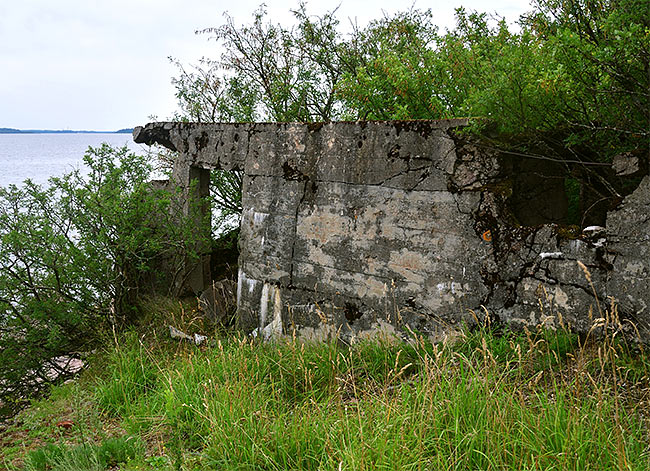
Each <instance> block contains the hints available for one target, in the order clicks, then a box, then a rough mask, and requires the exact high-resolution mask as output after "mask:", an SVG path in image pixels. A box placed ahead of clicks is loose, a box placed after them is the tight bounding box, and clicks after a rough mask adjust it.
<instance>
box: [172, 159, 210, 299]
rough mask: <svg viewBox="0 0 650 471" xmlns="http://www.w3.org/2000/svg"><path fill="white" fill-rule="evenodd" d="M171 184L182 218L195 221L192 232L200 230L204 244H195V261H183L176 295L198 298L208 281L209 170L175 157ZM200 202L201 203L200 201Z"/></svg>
mask: <svg viewBox="0 0 650 471" xmlns="http://www.w3.org/2000/svg"><path fill="white" fill-rule="evenodd" d="M172 178H173V180H174V181H175V183H176V184H177V185H179V186H180V188H182V197H183V199H184V201H183V203H182V205H181V207H182V212H183V216H185V217H187V216H192V217H194V218H195V220H196V230H197V231H200V230H203V231H205V233H204V234H203V235H204V236H205V242H199V243H198V244H197V246H196V247H195V250H196V251H197V252H198V253H199V254H201V255H200V258H199V260H198V261H197V260H196V259H190V258H188V259H186V261H185V269H184V276H183V277H182V280H183V281H182V283H183V286H181V287H180V289H179V292H188V291H191V292H193V293H194V294H198V293H199V292H201V291H203V290H204V289H205V288H206V287H207V286H208V285H209V284H210V281H211V274H210V244H209V240H210V203H209V202H208V201H207V197H208V196H209V194H210V170H207V169H204V168H201V167H196V166H193V165H190V164H189V162H188V159H186V158H183V156H179V159H178V160H177V161H176V162H175V165H174V172H173V177H172ZM201 200H202V201H201Z"/></svg>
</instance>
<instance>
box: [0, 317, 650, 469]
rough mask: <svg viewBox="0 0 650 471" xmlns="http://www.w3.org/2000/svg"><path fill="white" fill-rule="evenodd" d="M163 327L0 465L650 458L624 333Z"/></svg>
mask: <svg viewBox="0 0 650 471" xmlns="http://www.w3.org/2000/svg"><path fill="white" fill-rule="evenodd" d="M169 312H172V313H174V314H173V316H172V317H173V319H172V320H171V322H172V323H175V324H176V326H177V327H180V328H183V329H185V330H186V331H192V330H193V329H199V328H201V327H200V326H199V325H198V324H196V323H195V322H194V320H193V319H192V318H191V317H192V316H191V313H190V314H187V313H186V312H184V311H179V310H178V309H174V308H172V307H170V308H169ZM156 322H157V324H156ZM156 322H151V323H149V325H150V326H149V327H147V328H146V329H139V330H134V331H131V332H129V333H126V334H124V335H122V336H115V337H113V338H112V339H111V341H110V345H111V346H110V347H109V348H107V349H106V351H104V352H100V353H98V354H97V355H96V357H95V358H93V360H92V361H91V367H90V369H88V370H87V371H86V372H85V373H84V374H83V375H82V377H81V378H80V379H79V380H77V381H75V382H73V383H70V384H65V385H61V386H58V387H55V388H53V390H52V394H51V396H50V397H49V398H47V399H44V400H40V401H35V402H34V403H33V404H32V405H31V407H29V408H28V409H26V410H25V411H23V412H22V413H21V414H20V415H19V416H18V417H16V418H15V419H14V420H13V422H12V423H11V424H9V425H8V426H7V427H5V428H4V430H2V431H1V432H0V447H1V450H2V451H1V452H0V453H1V454H2V456H1V458H0V468H1V467H2V466H4V467H6V468H7V469H9V470H13V469H26V470H70V471H74V470H107V469H121V470H154V469H156V470H158V469H162V470H167V469H169V470H180V469H182V470H185V469H196V470H198V469H215V470H235V469H237V470H244V469H250V470H252V469H267V470H281V469H313V470H319V469H323V470H329V469H331V470H364V469H373V470H374V469H422V470H431V469H435V470H437V469H440V470H446V469H450V470H451V469H459V470H460V469H462V470H470V469H471V470H474V469H480V470H487V469H494V470H497V469H498V470H502V469H508V470H510V469H517V470H536V469H557V470H567V469H594V470H609V469H635V470H647V469H650V448H649V444H650V435H649V430H650V427H649V426H650V416H649V414H650V404H649V402H648V401H650V392H649V390H648V384H649V379H648V370H649V369H650V356H649V355H648V354H647V353H646V352H644V351H643V350H642V349H640V348H638V347H632V346H629V345H627V344H625V343H624V342H618V341H615V340H612V336H611V335H610V336H605V337H601V338H600V339H599V340H595V337H593V336H590V337H589V338H587V339H584V338H583V339H580V338H578V337H576V336H575V335H572V334H570V333H568V332H566V331H558V332H552V331H544V330H538V331H535V332H523V333H512V332H509V331H505V332H500V333H495V332H490V331H488V330H480V329H479V330H476V331H474V332H472V333H467V334H465V335H464V336H463V337H462V338H461V339H460V340H458V341H456V342H454V343H453V344H451V343H450V344H445V345H433V344H430V343H427V342H425V341H423V340H422V339H417V338H414V339H413V341H412V342H411V343H409V344H405V343H395V342H389V341H386V340H384V341H381V340H379V341H373V342H365V343H359V344H355V345H353V346H345V345H340V344H337V343H330V344H307V345H305V344H300V343H298V342H294V341H284V342H277V343H272V344H260V343H254V342H251V341H249V340H246V339H243V338H226V337H221V340H215V342H214V344H213V345H211V346H202V347H196V346H193V345H190V344H188V343H178V342H176V341H172V340H169V339H167V334H166V333H165V329H166V326H165V325H163V324H161V321H156ZM151 326H153V327H151ZM156 326H157V327H158V329H159V330H160V331H159V332H157V331H156V328H155V327H156ZM213 338H216V337H213ZM63 420H69V421H70V422H71V425H70V426H69V427H68V428H66V427H64V426H62V425H61V424H59V426H57V425H56V424H57V422H60V421H63Z"/></svg>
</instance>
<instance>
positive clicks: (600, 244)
mask: <svg viewBox="0 0 650 471" xmlns="http://www.w3.org/2000/svg"><path fill="white" fill-rule="evenodd" d="M606 242H607V239H605V238H604V237H601V238H600V239H598V240H597V241H596V242H594V247H604V246H605V243H606Z"/></svg>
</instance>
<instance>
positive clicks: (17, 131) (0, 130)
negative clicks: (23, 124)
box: [0, 128, 133, 134]
mask: <svg viewBox="0 0 650 471" xmlns="http://www.w3.org/2000/svg"><path fill="white" fill-rule="evenodd" d="M132 132H133V128H124V129H119V130H117V131H83V130H80V131H74V130H72V131H71V130H54V129H15V128H0V134H131V133H132Z"/></svg>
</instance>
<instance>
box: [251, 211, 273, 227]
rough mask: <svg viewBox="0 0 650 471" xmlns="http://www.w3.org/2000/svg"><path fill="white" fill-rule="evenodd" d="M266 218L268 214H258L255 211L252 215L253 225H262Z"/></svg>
mask: <svg viewBox="0 0 650 471" xmlns="http://www.w3.org/2000/svg"><path fill="white" fill-rule="evenodd" d="M267 217H269V213H258V212H257V211H255V212H254V213H253V222H254V223H255V224H262V223H263V222H264V221H265V220H266V218H267Z"/></svg>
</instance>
